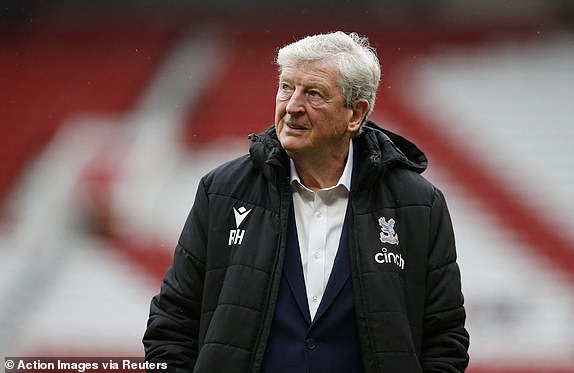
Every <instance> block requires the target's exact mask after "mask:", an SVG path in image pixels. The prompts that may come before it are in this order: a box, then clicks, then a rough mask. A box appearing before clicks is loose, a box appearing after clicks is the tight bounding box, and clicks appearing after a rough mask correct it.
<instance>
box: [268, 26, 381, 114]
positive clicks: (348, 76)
mask: <svg viewBox="0 0 574 373" xmlns="http://www.w3.org/2000/svg"><path fill="white" fill-rule="evenodd" d="M326 59H333V60H334V61H335V62H336V64H337V66H338V68H339V72H340V73H341V79H340V81H339V88H340V89H341V94H342V95H343V98H344V100H345V107H348V108H352V107H353V104H354V102H355V101H356V100H367V102H368V103H369V112H368V113H367V114H370V113H371V112H372V111H373V108H374V107H375V98H376V95H377V89H378V87H379V82H380V80H381V66H380V64H379V59H378V58H377V53H376V51H375V49H374V48H373V47H371V45H370V44H369V40H368V39H367V38H366V37H360V36H359V35H357V34H356V33H354V32H353V33H350V34H346V33H344V32H342V31H337V32H333V33H329V34H318V35H312V36H307V37H305V38H303V39H301V40H298V41H296V42H294V43H291V44H288V45H286V46H284V47H283V48H281V49H279V51H278V52H277V58H276V63H277V65H279V72H281V71H282V70H283V68H284V67H287V66H296V65H298V64H300V63H302V62H309V61H318V60H326Z"/></svg>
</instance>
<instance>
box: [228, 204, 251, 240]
mask: <svg viewBox="0 0 574 373" xmlns="http://www.w3.org/2000/svg"><path fill="white" fill-rule="evenodd" d="M250 212H251V210H247V209H246V208H245V207H244V206H241V207H240V208H238V209H236V208H235V207H234V208H233V214H234V215H235V227H236V228H237V229H230V230H229V240H228V241H227V245H228V246H231V245H241V243H242V242H243V236H244V235H245V229H239V226H240V225H241V223H243V220H245V218H246V217H247V215H249V213H250Z"/></svg>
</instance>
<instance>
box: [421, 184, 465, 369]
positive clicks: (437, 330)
mask: <svg viewBox="0 0 574 373" xmlns="http://www.w3.org/2000/svg"><path fill="white" fill-rule="evenodd" d="M430 224H431V237H430V242H431V244H432V246H431V248H430V251H429V253H428V255H429V257H428V267H427V285H426V295H425V313H424V327H423V341H422V366H423V371H424V372H464V370H465V369H466V367H467V365H468V361H469V355H468V347H469V343H470V337H469V334H468V332H467V330H466V329H465V326H464V324H465V319H466V313H465V309H464V298H463V295H462V290H461V277H460V270H459V267H458V264H457V262H456V259H457V256H456V248H455V240H454V232H453V228H452V223H451V219H450V215H449V212H448V209H447V206H446V202H445V200H444V196H443V195H442V193H441V192H440V191H439V190H436V193H435V196H434V199H433V203H432V210H431V222H430Z"/></svg>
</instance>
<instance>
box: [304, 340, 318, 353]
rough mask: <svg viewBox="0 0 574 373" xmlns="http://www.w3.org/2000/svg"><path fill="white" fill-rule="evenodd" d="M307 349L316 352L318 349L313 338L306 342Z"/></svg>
mask: <svg viewBox="0 0 574 373" xmlns="http://www.w3.org/2000/svg"><path fill="white" fill-rule="evenodd" d="M305 347H307V349H308V350H314V349H315V348H316V347H317V343H316V342H315V340H314V339H313V338H308V339H307V340H306V341H305Z"/></svg>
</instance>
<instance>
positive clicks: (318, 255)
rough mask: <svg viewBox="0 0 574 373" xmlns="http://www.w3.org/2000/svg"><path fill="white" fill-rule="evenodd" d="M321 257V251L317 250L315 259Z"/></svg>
mask: <svg viewBox="0 0 574 373" xmlns="http://www.w3.org/2000/svg"><path fill="white" fill-rule="evenodd" d="M320 257H321V254H320V253H319V252H317V251H316V252H315V259H319V258H320Z"/></svg>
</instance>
